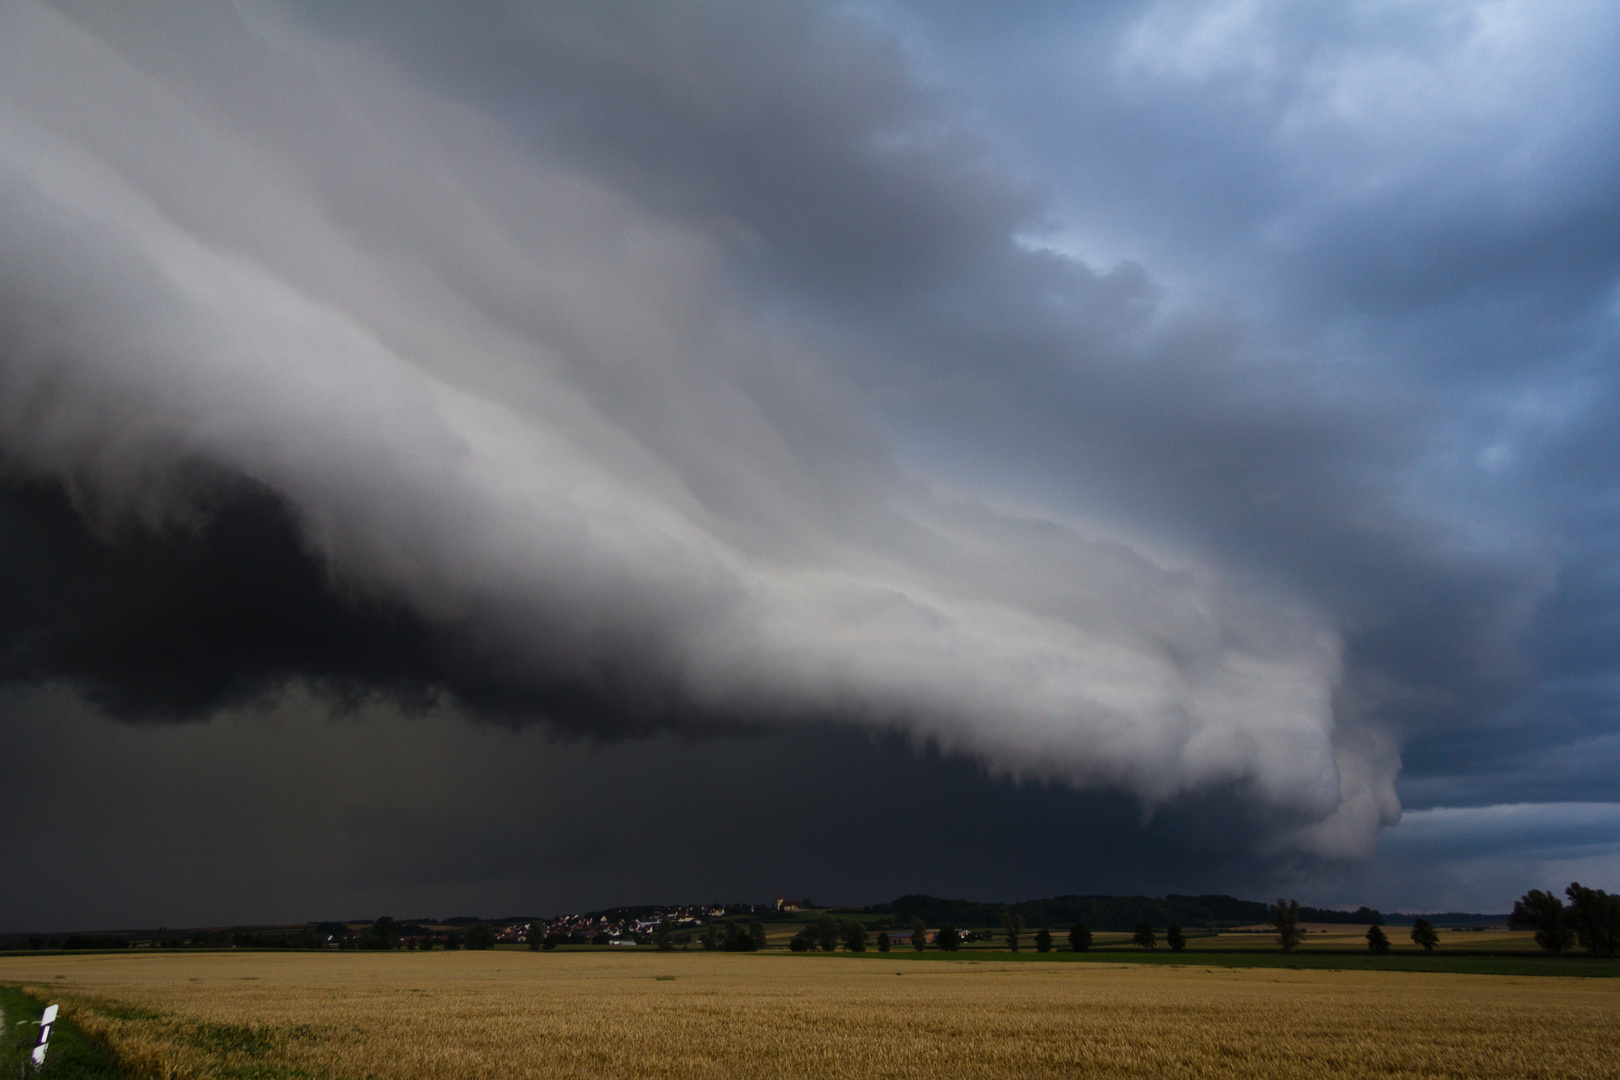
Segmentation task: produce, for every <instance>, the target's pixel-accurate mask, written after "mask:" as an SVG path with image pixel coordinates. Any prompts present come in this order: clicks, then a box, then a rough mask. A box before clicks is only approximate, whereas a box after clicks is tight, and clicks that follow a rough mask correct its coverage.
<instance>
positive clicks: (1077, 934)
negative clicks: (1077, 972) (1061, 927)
mask: <svg viewBox="0 0 1620 1080" xmlns="http://www.w3.org/2000/svg"><path fill="white" fill-rule="evenodd" d="M1069 948H1071V949H1073V950H1074V951H1075V952H1085V951H1086V950H1087V949H1089V948H1091V929H1090V928H1089V927H1087V926H1086V925H1085V924H1084V923H1075V924H1074V925H1073V926H1071V927H1070V928H1069Z"/></svg>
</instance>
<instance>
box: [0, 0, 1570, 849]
mask: <svg viewBox="0 0 1620 1080" xmlns="http://www.w3.org/2000/svg"><path fill="white" fill-rule="evenodd" d="M1143 25H1144V26H1145V27H1146V28H1147V29H1144V30H1142V31H1141V32H1140V33H1139V34H1138V35H1137V37H1136V38H1133V39H1132V40H1133V41H1136V42H1137V44H1136V46H1134V47H1136V48H1138V49H1139V50H1140V49H1145V48H1148V47H1149V45H1151V44H1152V43H1151V41H1150V38H1151V34H1150V33H1149V31H1152V30H1153V28H1154V27H1155V26H1158V24H1157V23H1151V22H1150V23H1144V24H1143ZM1163 29H1164V28H1163V27H1159V30H1161V31H1162V30H1163ZM1153 32H1159V31H1153ZM1166 32H1167V31H1166ZM1143 35H1147V36H1145V37H1144V36H1143ZM1144 42H1146V43H1147V44H1143V43H1144ZM1154 48H1158V47H1157V46H1154ZM1160 52H1161V53H1162V52H1163V50H1160ZM1133 55H1135V54H1133ZM1165 55H1169V54H1168V53H1165ZM910 63H911V62H910V60H909V59H908V57H907V56H906V54H905V52H904V50H903V49H902V48H901V47H900V46H899V44H898V43H897V39H896V38H895V37H894V36H893V35H892V34H890V33H888V32H886V31H883V30H881V29H879V28H877V27H875V26H874V25H871V24H869V23H865V22H861V21H860V20H857V19H855V18H853V17H852V16H848V15H843V14H836V13H831V12H827V11H822V10H820V9H817V8H814V7H805V8H803V9H799V10H797V11H796V12H793V13H787V12H784V11H781V10H775V9H772V10H766V11H761V10H754V9H752V8H745V7H741V6H729V5H720V6H714V7H709V6H700V7H699V8H697V9H694V11H693V12H691V13H689V14H683V15H682V16H681V18H679V19H674V18H673V17H672V16H669V15H667V14H660V13H659V12H657V11H655V10H652V9H649V8H647V7H646V6H645V5H627V6H624V7H618V6H613V5H607V6H598V5H584V6H581V7H580V8H579V9H578V10H573V9H564V8H558V9H556V10H551V9H548V10H547V11H546V12H545V13H544V15H543V16H542V15H541V14H539V13H537V12H512V11H508V10H506V9H505V8H504V7H501V6H498V5H491V6H488V7H485V6H482V5H475V6H472V7H469V8H467V9H466V10H465V11H462V12H459V13H458V14H457V15H456V16H455V18H453V19H452V18H450V17H449V16H448V15H445V16H443V17H440V16H437V15H434V14H433V13H432V12H429V11H426V10H425V9H424V12H421V13H417V14H415V15H412V16H411V17H409V18H404V17H402V18H400V19H398V20H395V19H393V18H392V16H391V15H389V14H388V13H387V11H386V10H385V9H383V8H379V9H378V10H376V11H372V10H371V9H370V8H369V7H368V6H367V5H364V4H357V5H349V6H346V7H343V8H341V9H333V10H330V11H328V10H317V9H311V10H303V9H301V8H300V7H299V6H297V5H274V4H267V5H242V6H239V7H229V6H221V7H217V8H216V7H211V6H208V5H185V6H183V7H178V6H177V7H175V8H173V9H160V10H155V11H154V12H152V13H149V14H147V15H145V16H142V17H139V18H137V17H133V16H129V15H125V14H119V13H116V12H108V11H100V10H97V9H94V8H90V7H85V8H81V7H79V6H77V5H72V4H68V5H64V6H63V7H62V8H61V9H55V8H47V7H43V6H36V5H32V4H26V3H20V4H8V5H6V6H5V8H4V11H3V14H0V469H3V477H4V485H5V486H4V490H3V491H0V546H3V547H4V554H5V556H6V558H7V563H8V565H9V566H14V567H27V568H28V571H27V572H26V573H17V574H8V582H7V584H6V589H7V593H6V595H5V596H4V597H0V620H3V621H0V635H4V636H3V638H0V675H3V676H4V677H5V678H6V679H9V680H11V681H14V682H26V683H29V684H35V685H41V684H54V683H60V684H65V685H68V686H71V687H73V688H75V689H76V691H77V692H78V693H80V694H82V695H83V696H84V697H85V698H87V699H88V700H89V701H91V702H93V703H95V704H96V705H97V706H98V707H100V708H102V709H104V710H106V711H107V712H109V713H111V714H113V715H115V716H120V717H125V718H131V719H173V718H195V717H201V716H208V715H210V714H212V713H214V712H216V711H218V710H220V709H222V708H227V707H232V706H237V705H241V704H243V703H244V702H252V701H256V700H261V699H268V698H273V697H274V696H275V695H276V694H278V693H280V692H281V691H282V690H284V689H285V688H286V687H288V686H294V687H300V688H314V690H315V691H316V692H317V693H318V694H321V695H326V696H328V697H331V698H335V699H336V700H339V701H344V702H350V703H353V702H360V701H364V700H367V699H368V698H372V697H376V696H381V697H383V698H386V699H388V700H390V701H393V702H396V703H398V704H402V705H405V706H407V707H415V708H418V709H421V708H427V707H429V706H430V705H433V704H434V703H440V704H447V705H449V706H451V707H453V708H455V709H457V710H462V711H464V712H466V713H467V714H470V715H475V716H484V717H489V718H496V719H499V720H501V721H503V722H507V723H516V724H527V723H540V724H547V725H551V726H552V727H553V728H555V729H557V730H562V731H567V732H570V733H576V734H583V735H590V736H596V737H601V738H617V737H622V736H629V735H648V734H651V733H658V732H675V733H682V734H702V733H718V732H736V731H743V730H753V729H789V728H798V727H801V726H803V725H806V724H836V725H853V726H856V727H859V728H864V729H867V730H873V731H880V732H892V733H895V734H897V735H898V736H899V737H901V738H903V739H905V740H909V741H910V743H911V744H912V745H914V746H917V747H921V746H924V745H932V746H937V747H939V748H941V749H943V750H945V751H947V752H949V753H952V754H960V755H964V756H968V757H971V758H974V759H977V760H978V761H980V762H982V763H984V764H985V765H986V766H987V767H988V768H989V769H990V771H991V772H992V773H995V774H998V775H1005V776H1011V777H1016V778H1028V779H1039V780H1055V781H1059V782H1061V783H1064V784H1070V785H1074V786H1076V787H1080V788H1091V789H1106V790H1110V791H1115V792H1124V793H1128V794H1130V795H1132V796H1134V797H1136V798H1137V799H1139V800H1140V801H1141V802H1142V803H1143V804H1144V805H1146V806H1147V807H1150V808H1151V807H1155V806H1161V805H1164V804H1166V803H1168V802H1170V801H1172V800H1176V799H1183V798H1187V797H1197V796H1200V795H1204V794H1208V793H1211V792H1217V791H1219V792H1229V793H1233V797H1234V798H1237V799H1238V800H1240V801H1241V802H1243V803H1244V804H1245V805H1248V806H1250V807H1251V808H1252V809H1253V812H1254V813H1255V814H1256V815H1257V816H1258V818H1259V819H1260V820H1263V821H1264V822H1265V823H1266V824H1265V827H1264V828H1262V829H1260V830H1259V832H1258V833H1257V834H1256V835H1257V839H1256V840H1255V843H1256V845H1258V846H1259V847H1260V848H1262V849H1264V850H1266V851H1285V850H1290V849H1301V850H1304V851H1307V852H1310V853H1313V854H1315V855H1322V856H1328V857H1335V858H1345V857H1360V856H1364V855H1366V854H1367V853H1368V852H1369V851H1370V848H1371V843H1372V840H1373V838H1374V836H1375V835H1376V834H1377V832H1378V830H1379V829H1380V828H1382V827H1384V826H1387V825H1389V824H1392V823H1394V822H1395V821H1396V820H1397V819H1398V817H1399V813H1400V806H1399V802H1398V800H1397V799H1396V797H1395V792H1394V781H1395V775H1396V772H1397V770H1398V768H1399V763H1400V747H1401V739H1402V738H1403V737H1406V736H1409V735H1411V734H1412V733H1414V732H1421V731H1423V730H1425V725H1429V726H1430V727H1444V726H1445V725H1447V724H1452V723H1456V722H1457V721H1458V718H1459V717H1460V716H1463V715H1466V714H1467V713H1468V712H1469V711H1470V710H1472V709H1477V708H1480V707H1483V706H1492V705H1494V703H1498V702H1500V701H1501V700H1504V699H1505V698H1507V697H1510V696H1511V695H1512V694H1514V693H1517V692H1518V689H1517V688H1518V687H1519V685H1520V682H1522V680H1523V678H1524V677H1525V676H1524V672H1523V670H1522V669H1520V668H1518V667H1516V666H1515V664H1514V662H1513V661H1512V660H1511V657H1509V659H1508V660H1506V661H1504V659H1503V658H1504V657H1505V656H1509V654H1510V653H1511V652H1512V642H1513V640H1514V634H1515V633H1516V632H1517V628H1518V626H1519V625H1520V623H1521V622H1522V621H1523V620H1524V619H1525V618H1527V617H1528V613H1530V612H1531V611H1533V610H1534V608H1535V606H1536V605H1537V604H1538V603H1540V602H1542V600H1543V599H1544V598H1545V597H1546V596H1547V595H1548V593H1549V591H1550V590H1551V589H1552V588H1553V587H1554V586H1553V582H1554V580H1555V575H1554V572H1553V571H1552V569H1551V568H1550V566H1549V562H1548V559H1547V558H1546V557H1545V549H1544V548H1543V547H1542V546H1539V545H1538V544H1536V543H1531V542H1529V541H1525V540H1524V538H1523V537H1522V536H1518V535H1513V536H1510V537H1508V538H1507V539H1503V536H1504V535H1506V534H1505V533H1503V532H1501V531H1500V530H1499V531H1498V532H1496V533H1492V532H1491V527H1487V525H1485V524H1482V523H1481V521H1480V520H1479V519H1478V518H1477V517H1468V516H1467V515H1465V514H1460V513H1459V512H1458V506H1457V505H1455V504H1452V503H1444V501H1443V500H1442V501H1441V502H1437V501H1436V500H1434V499H1432V498H1429V497H1428V496H1427V494H1426V493H1425V492H1424V491H1423V490H1422V489H1423V484H1424V483H1425V482H1426V481H1425V476H1426V475H1427V474H1426V472H1425V470H1426V469H1428V468H1429V467H1430V465H1431V463H1432V460H1433V458H1432V454H1433V451H1434V444H1433V442H1432V439H1431V437H1430V436H1431V434H1432V431H1431V429H1430V427H1429V426H1428V425H1429V423H1430V421H1432V419H1433V417H1432V411H1430V410H1428V408H1427V406H1425V405H1424V403H1423V395H1422V394H1421V393H1417V392H1415V391H1412V388H1410V387H1407V388H1406V389H1405V390H1402V391H1400V392H1395V393H1391V394H1388V395H1378V394H1372V393H1369V392H1364V391H1365V390H1366V387H1367V386H1368V385H1370V384H1368V383H1358V382H1356V380H1355V379H1354V378H1352V379H1351V382H1352V384H1353V385H1354V386H1355V387H1356V389H1353V390H1351V391H1348V392H1347V391H1345V390H1344V389H1343V387H1342V385H1332V384H1331V382H1332V381H1331V380H1326V379H1324V378H1322V376H1321V370H1320V369H1318V368H1316V367H1314V366H1313V364H1314V363H1315V358H1313V357H1311V356H1302V355H1295V354H1291V353H1289V352H1287V351H1286V350H1280V349H1279V348H1277V347H1276V341H1277V340H1281V338H1276V339H1272V338H1268V337H1267V336H1266V331H1265V328H1264V327H1261V328H1256V326H1254V325H1252V324H1251V323H1249V322H1246V321H1245V318H1244V317H1239V316H1238V315H1236V314H1234V313H1233V312H1231V311H1224V312H1223V311H1220V310H1215V309H1211V308H1209V307H1206V306H1200V305H1198V304H1194V303H1187V302H1184V300H1183V299H1182V298H1179V297H1178V296H1177V294H1175V293H1174V292H1173V290H1171V289H1170V287H1169V286H1168V285H1166V284H1165V283H1164V282H1163V281H1161V280H1159V279H1158V278H1156V277H1155V274H1154V267H1153V266H1151V265H1148V266H1142V265H1137V264H1134V263H1130V262H1120V263H1118V264H1117V265H1112V266H1111V267H1103V268H1099V267H1097V266H1093V265H1090V264H1088V263H1087V262H1086V261H1084V260H1083V259H1082V258H1080V257H1078V256H1077V255H1076V254H1074V253H1073V252H1070V251H1067V250H1066V249H1065V248H1064V244H1063V243H1059V242H1057V241H1053V242H1051V243H1047V242H1044V241H1043V242H1032V241H1031V240H1030V236H1031V235H1034V234H1037V233H1039V232H1040V230H1041V228H1042V227H1043V225H1042V223H1043V220H1044V219H1045V217H1046V216H1050V215H1052V214H1054V213H1056V212H1058V210H1059V209H1060V205H1059V202H1060V200H1058V199H1055V198H1053V197H1050V196H1047V195H1044V194H1041V193H1040V191H1039V187H1038V185H1032V184H1030V183H1028V182H1026V181H1025V180H1024V179H1022V178H1021V177H1020V176H1018V175H1016V174H1015V173H1014V172H1013V170H1012V169H1011V168H1010V166H1008V165H1006V164H1004V163H1003V162H1002V161H1000V160H999V159H998V157H997V153H996V147H995V146H994V144H993V143H992V142H991V141H989V140H988V139H986V138H985V137H984V136H983V135H982V134H981V133H977V132H975V131H974V129H973V128H972V127H971V125H970V124H969V123H968V121H967V120H966V119H964V115H965V114H964V113H963V110H961V108H960V105H959V103H957V102H955V101H954V100H953V98H952V95H950V94H949V93H946V92H944V91H942V90H940V89H939V88H937V87H932V86H929V85H927V84H925V83H924V82H923V81H922V80H921V79H920V78H919V77H918V76H917V75H916V74H915V73H914V72H913V71H912V68H911V66H910ZM1188 63H1191V61H1188ZM1183 66H1185V65H1183ZM1182 74H1183V75H1185V74H1186V73H1185V72H1183V73H1182ZM1161 75H1162V73H1161ZM1408 391H1411V392H1408ZM1414 492H1417V494H1416V495H1414V494H1413V493H1414ZM1459 522H1460V523H1459ZM1492 527H1494V526H1492ZM1509 531H1510V532H1511V530H1509ZM1461 612H1468V613H1470V622H1469V623H1468V625H1467V626H1466V627H1464V628H1463V629H1461V630H1459V631H1458V632H1456V633H1452V634H1442V633H1436V632H1435V631H1436V629H1437V627H1438V626H1440V625H1442V624H1444V623H1445V622H1446V621H1448V620H1455V619H1456V617H1457V616H1458V614H1459V613H1461ZM300 692H302V691H300Z"/></svg>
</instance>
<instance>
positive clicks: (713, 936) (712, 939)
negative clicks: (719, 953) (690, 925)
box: [698, 923, 720, 952]
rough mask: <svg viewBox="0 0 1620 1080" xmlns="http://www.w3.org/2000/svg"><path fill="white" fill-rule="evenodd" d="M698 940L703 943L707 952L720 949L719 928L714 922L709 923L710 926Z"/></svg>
mask: <svg viewBox="0 0 1620 1080" xmlns="http://www.w3.org/2000/svg"><path fill="white" fill-rule="evenodd" d="M698 941H699V943H701V944H702V946H703V948H704V950H705V951H707V952H713V951H714V950H716V949H718V948H719V947H720V930H719V928H718V927H716V926H715V925H714V924H712V923H711V924H709V928H708V929H707V930H705V931H703V933H701V934H699V935H698Z"/></svg>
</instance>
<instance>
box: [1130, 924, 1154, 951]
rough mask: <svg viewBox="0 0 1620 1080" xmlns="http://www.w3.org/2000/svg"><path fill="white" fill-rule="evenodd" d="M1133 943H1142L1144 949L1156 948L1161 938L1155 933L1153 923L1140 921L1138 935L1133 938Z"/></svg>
mask: <svg viewBox="0 0 1620 1080" xmlns="http://www.w3.org/2000/svg"><path fill="white" fill-rule="evenodd" d="M1131 944H1132V945H1140V946H1142V948H1144V949H1152V948H1155V947H1156V946H1157V945H1158V944H1159V939H1158V937H1157V936H1155V935H1154V933H1153V924H1152V923H1145V922H1139V923H1137V924H1136V936H1135V937H1133V938H1131Z"/></svg>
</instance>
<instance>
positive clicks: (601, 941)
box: [591, 930, 613, 945]
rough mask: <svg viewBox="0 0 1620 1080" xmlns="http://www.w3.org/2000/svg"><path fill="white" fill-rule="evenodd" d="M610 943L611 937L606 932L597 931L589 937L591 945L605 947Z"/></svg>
mask: <svg viewBox="0 0 1620 1080" xmlns="http://www.w3.org/2000/svg"><path fill="white" fill-rule="evenodd" d="M612 941H613V935H612V934H609V933H608V932H607V931H606V930H598V931H597V932H596V933H594V934H592V935H591V944H592V945H607V944H610V943H611V942H612Z"/></svg>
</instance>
